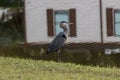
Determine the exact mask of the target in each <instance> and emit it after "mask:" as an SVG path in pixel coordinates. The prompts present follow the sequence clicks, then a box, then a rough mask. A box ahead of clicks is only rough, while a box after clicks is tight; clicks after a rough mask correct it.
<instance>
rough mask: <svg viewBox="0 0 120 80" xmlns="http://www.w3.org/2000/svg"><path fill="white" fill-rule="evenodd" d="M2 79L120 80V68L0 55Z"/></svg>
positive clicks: (0, 76) (0, 79)
mask: <svg viewBox="0 0 120 80" xmlns="http://www.w3.org/2000/svg"><path fill="white" fill-rule="evenodd" d="M0 80H120V69H119V68H116V67H112V68H110V67H108V68H104V67H99V66H94V67H92V66H83V65H76V64H73V63H58V62H53V61H41V60H31V59H20V58H10V57H0Z"/></svg>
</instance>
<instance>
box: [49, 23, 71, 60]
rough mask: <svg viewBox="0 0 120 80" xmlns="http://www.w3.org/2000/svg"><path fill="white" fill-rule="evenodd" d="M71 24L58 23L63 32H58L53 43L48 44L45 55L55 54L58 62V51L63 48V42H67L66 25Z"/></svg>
mask: <svg viewBox="0 0 120 80" xmlns="http://www.w3.org/2000/svg"><path fill="white" fill-rule="evenodd" d="M69 24H72V23H68V22H66V21H62V22H60V27H61V28H62V29H63V32H60V33H59V34H58V35H57V36H56V37H55V38H54V39H53V41H52V42H51V43H50V45H49V47H48V49H47V54H49V53H50V52H54V51H56V52H57V56H58V61H61V60H60V49H61V48H62V47H63V46H64V44H65V41H66V40H67V37H68V32H69V31H68V27H67V26H68V25H69Z"/></svg>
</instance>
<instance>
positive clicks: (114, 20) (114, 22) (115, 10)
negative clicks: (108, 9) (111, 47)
mask: <svg viewBox="0 0 120 80" xmlns="http://www.w3.org/2000/svg"><path fill="white" fill-rule="evenodd" d="M113 10H114V12H113V17H114V18H113V24H114V28H113V29H114V30H113V33H114V36H115V37H120V35H117V34H116V29H115V28H116V24H117V23H118V22H116V17H115V14H116V12H119V13H120V9H113ZM119 24H120V22H119Z"/></svg>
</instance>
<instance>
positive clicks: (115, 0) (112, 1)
mask: <svg viewBox="0 0 120 80" xmlns="http://www.w3.org/2000/svg"><path fill="white" fill-rule="evenodd" d="M102 4H103V5H102V10H103V11H102V12H103V13H102V15H103V36H104V42H119V41H120V37H117V36H109V37H108V36H107V27H106V26H107V21H106V8H113V9H120V0H102ZM113 19H114V18H113ZM113 26H114V25H113Z"/></svg>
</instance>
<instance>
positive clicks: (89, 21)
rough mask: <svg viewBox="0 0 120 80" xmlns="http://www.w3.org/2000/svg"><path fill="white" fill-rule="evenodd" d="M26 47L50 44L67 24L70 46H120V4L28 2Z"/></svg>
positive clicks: (104, 0)
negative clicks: (87, 44)
mask: <svg viewBox="0 0 120 80" xmlns="http://www.w3.org/2000/svg"><path fill="white" fill-rule="evenodd" d="M24 12H25V32H26V35H25V38H26V41H25V42H26V43H28V44H30V43H49V42H51V40H52V39H53V38H54V36H55V35H56V34H58V33H59V32H60V31H62V30H61V29H60V28H59V24H58V23H59V22H61V21H67V22H72V23H74V24H70V25H69V30H70V33H69V34H70V36H69V39H68V42H70V43H75V44H77V43H102V44H106V43H107V44H108V43H110V44H111V43H113V44H114V43H117V44H119V42H120V0H42V1H41V0H24Z"/></svg>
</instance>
